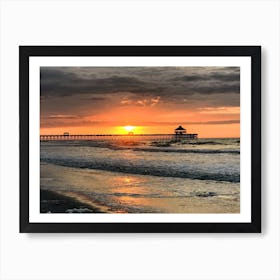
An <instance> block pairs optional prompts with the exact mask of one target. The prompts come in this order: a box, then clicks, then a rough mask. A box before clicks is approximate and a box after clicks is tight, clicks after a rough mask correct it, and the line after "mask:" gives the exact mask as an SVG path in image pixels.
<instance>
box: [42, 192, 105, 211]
mask: <svg viewBox="0 0 280 280" xmlns="http://www.w3.org/2000/svg"><path fill="white" fill-rule="evenodd" d="M40 212H41V213H104V212H102V211H101V210H100V209H98V208H94V207H93V206H92V205H89V204H86V203H83V202H80V201H78V200H77V199H75V198H72V197H69V196H66V195H62V194H59V193H56V192H54V191H49V190H40Z"/></svg>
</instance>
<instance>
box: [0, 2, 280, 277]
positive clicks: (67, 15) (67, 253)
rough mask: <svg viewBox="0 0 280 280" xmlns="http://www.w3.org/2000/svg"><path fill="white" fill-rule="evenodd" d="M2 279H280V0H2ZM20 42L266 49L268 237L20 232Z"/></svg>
mask: <svg viewBox="0 0 280 280" xmlns="http://www.w3.org/2000/svg"><path fill="white" fill-rule="evenodd" d="M0 9H1V14H0V25H1V29H0V43H1V58H0V67H1V68H0V70H1V81H0V90H1V92H0V93H1V99H0V106H1V107H0V120H1V126H0V127H1V134H0V135H1V153H0V155H1V156H0V160H1V174H0V183H1V189H0V210H1V212H0V215H1V216H0V223H1V224H0V279H1V280H2V279H3V280H6V279H28V280H33V279H34V280H35V279H36V280H39V279H81V280H82V279H254V280H255V279H262V280H269V279H274V280H276V279H277V280H279V279H280V265H279V264H280V246H279V243H280V242H279V241H280V227H279V225H280V217H279V216H280V215H279V214H280V211H279V210H280V207H279V204H280V195H279V187H280V180H279V173H280V172H279V168H280V165H279V143H280V139H279V127H280V125H279V108H280V107H279V105H280V103H279V93H280V92H279V89H280V87H279V77H280V76H279V75H280V73H279V52H280V32H279V31H280V28H279V27H280V25H279V20H280V16H279V14H280V2H279V1H277V0H263V1H261V0H259V1H257V0H251V1H250V0H243V1H238V0H234V1H230V0H223V1H212V0H206V1H201V0H196V1H183V0H181V1H167V0H166V1H161V0H158V1H157V0H155V1H145V0H143V1H139V2H137V1H123V2H121V1H107V0H104V1H99V2H98V1H52V0H49V1H25V0H20V1H14V0H11V1H7V0H6V1H5V0H0ZM18 45H262V46H263V67H262V83H263V86H262V94H263V99H262V116H263V117H262V124H263V130H262V131H263V179H262V183H263V233H262V234H19V233H18V231H19V207H18V205H19V170H18V166H19V160H18V154H19V149H18V143H19V139H18V125H19V115H18Z"/></svg>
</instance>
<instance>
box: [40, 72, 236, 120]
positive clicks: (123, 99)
mask: <svg viewBox="0 0 280 280" xmlns="http://www.w3.org/2000/svg"><path fill="white" fill-rule="evenodd" d="M40 91H41V99H40V100H41V116H42V117H44V116H51V115H53V116H55V115H80V116H87V115H92V114H98V113H100V112H101V111H102V110H103V111H104V110H107V111H110V110H111V109H113V108H116V107H118V106H124V107H126V106H139V107H140V106H146V107H147V106H151V107H152V106H154V107H155V106H157V107H161V108H164V109H168V110H176V109H186V110H195V108H201V107H227V106H239V104H240V100H239V99H240V94H239V93H240V69H239V67H41V69H40ZM56 119H58V118H56ZM53 120H54V118H53Z"/></svg>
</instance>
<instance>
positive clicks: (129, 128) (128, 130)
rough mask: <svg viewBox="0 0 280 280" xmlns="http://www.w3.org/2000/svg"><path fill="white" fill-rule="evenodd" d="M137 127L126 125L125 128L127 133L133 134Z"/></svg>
mask: <svg viewBox="0 0 280 280" xmlns="http://www.w3.org/2000/svg"><path fill="white" fill-rule="evenodd" d="M134 128H135V126H132V125H126V126H124V129H125V130H126V131H127V132H133V130H134Z"/></svg>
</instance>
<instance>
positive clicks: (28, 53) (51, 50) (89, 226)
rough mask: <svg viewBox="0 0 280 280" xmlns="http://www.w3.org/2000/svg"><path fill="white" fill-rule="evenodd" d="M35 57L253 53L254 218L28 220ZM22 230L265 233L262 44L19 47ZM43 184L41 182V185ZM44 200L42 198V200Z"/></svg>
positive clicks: (42, 231)
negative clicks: (237, 220) (246, 220)
mask: <svg viewBox="0 0 280 280" xmlns="http://www.w3.org/2000/svg"><path fill="white" fill-rule="evenodd" d="M32 56H108V57H110V56H159V57H160V56H202V57H203V56H230V57H231V56H248V57H250V58H251V186H250V188H251V222H250V223H32V222H30V221H29V174H32V170H29V145H30V143H29V58H30V57H32ZM19 82H20V83H19V84H20V88H19V95H20V108H19V109H20V232H21V233H35V232H36V233H51V232H53V233H54V232H61V233H62V232H64V233H86V232H88V233H90V232H91V233H110V232H114V233H207V232H209V233H212V232H219V233H250V232H251V233H253V232H254V233H259V232H261V47H260V46H19ZM38 187H39V186H38ZM38 203H39V202H38Z"/></svg>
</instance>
